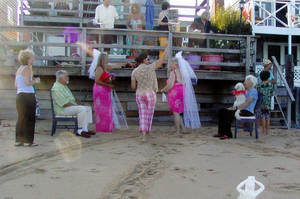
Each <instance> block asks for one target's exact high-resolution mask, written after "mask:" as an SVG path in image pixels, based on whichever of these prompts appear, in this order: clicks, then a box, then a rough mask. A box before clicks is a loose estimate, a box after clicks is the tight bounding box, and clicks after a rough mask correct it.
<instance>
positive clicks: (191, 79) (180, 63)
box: [161, 51, 201, 134]
mask: <svg viewBox="0 0 300 199" xmlns="http://www.w3.org/2000/svg"><path fill="white" fill-rule="evenodd" d="M170 65H171V70H172V72H171V73H170V76H169V79H168V80H167V85H166V86H165V87H164V88H163V89H162V90H161V92H162V93H164V92H168V101H169V106H170V109H171V110H172V111H173V117H174V123H175V128H176V133H177V134H179V133H180V131H182V133H186V132H187V131H186V129H185V127H187V128H190V129H196V128H200V126H201V123H200V117H199V112H198V105H197V101H196V96H195V92H194V88H193V84H197V80H198V79H197V76H196V74H195V72H194V70H193V69H192V67H191V65H190V64H189V63H188V62H187V61H186V60H184V59H183V58H182V51H180V52H178V53H177V54H176V55H175V58H173V59H171V60H170ZM180 113H183V120H182V118H181V117H180Z"/></svg>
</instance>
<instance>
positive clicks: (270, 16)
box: [246, 0, 300, 34]
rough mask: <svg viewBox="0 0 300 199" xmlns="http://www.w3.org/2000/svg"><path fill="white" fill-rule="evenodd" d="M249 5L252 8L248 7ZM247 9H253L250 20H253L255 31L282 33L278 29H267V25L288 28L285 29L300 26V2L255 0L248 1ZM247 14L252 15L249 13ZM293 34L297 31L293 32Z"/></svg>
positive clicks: (290, 29)
mask: <svg viewBox="0 0 300 199" xmlns="http://www.w3.org/2000/svg"><path fill="white" fill-rule="evenodd" d="M248 7H250V8H249V9H248ZM246 10H252V11H251V18H250V19H249V20H251V22H252V27H253V32H255V33H267V32H269V33H273V34H279V33H280V32H278V31H277V32H274V30H273V29H266V28H265V27H266V26H267V27H269V28H273V27H274V28H283V29H286V30H285V31H292V30H296V29H298V28H300V2H297V1H275V0H253V1H250V2H248V3H247V5H246ZM247 15H248V16H250V14H249V13H247ZM287 29H289V30H287ZM282 31H284V30H282ZM281 33H282V32H281ZM286 33H287V32H286ZM292 34H297V33H296V32H292Z"/></svg>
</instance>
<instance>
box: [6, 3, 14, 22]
mask: <svg viewBox="0 0 300 199" xmlns="http://www.w3.org/2000/svg"><path fill="white" fill-rule="evenodd" d="M13 17H14V13H13V9H12V8H11V7H9V6H7V19H8V21H9V22H13V21H14V18H13Z"/></svg>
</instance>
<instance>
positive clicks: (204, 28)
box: [189, 10, 213, 47]
mask: <svg viewBox="0 0 300 199" xmlns="http://www.w3.org/2000/svg"><path fill="white" fill-rule="evenodd" d="M209 20H210V13H209V11H207V10H206V11H204V12H203V13H202V14H201V17H196V18H195V19H194V22H193V23H192V25H191V26H190V28H189V32H199V33H213V28H212V25H211V22H210V21H209ZM195 46H199V47H206V39H189V47H195Z"/></svg>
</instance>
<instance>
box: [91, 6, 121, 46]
mask: <svg viewBox="0 0 300 199" xmlns="http://www.w3.org/2000/svg"><path fill="white" fill-rule="evenodd" d="M118 19H119V15H118V13H117V10H116V8H115V7H114V6H112V5H110V0H103V3H102V4H101V5H99V6H97V7H96V10H95V20H94V25H96V24H97V23H100V27H101V28H108V29H113V28H114V26H115V23H116V21H117V20H118ZM102 39H103V40H102V43H104V44H112V43H114V42H116V37H115V35H104V36H103V37H102Z"/></svg>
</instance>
